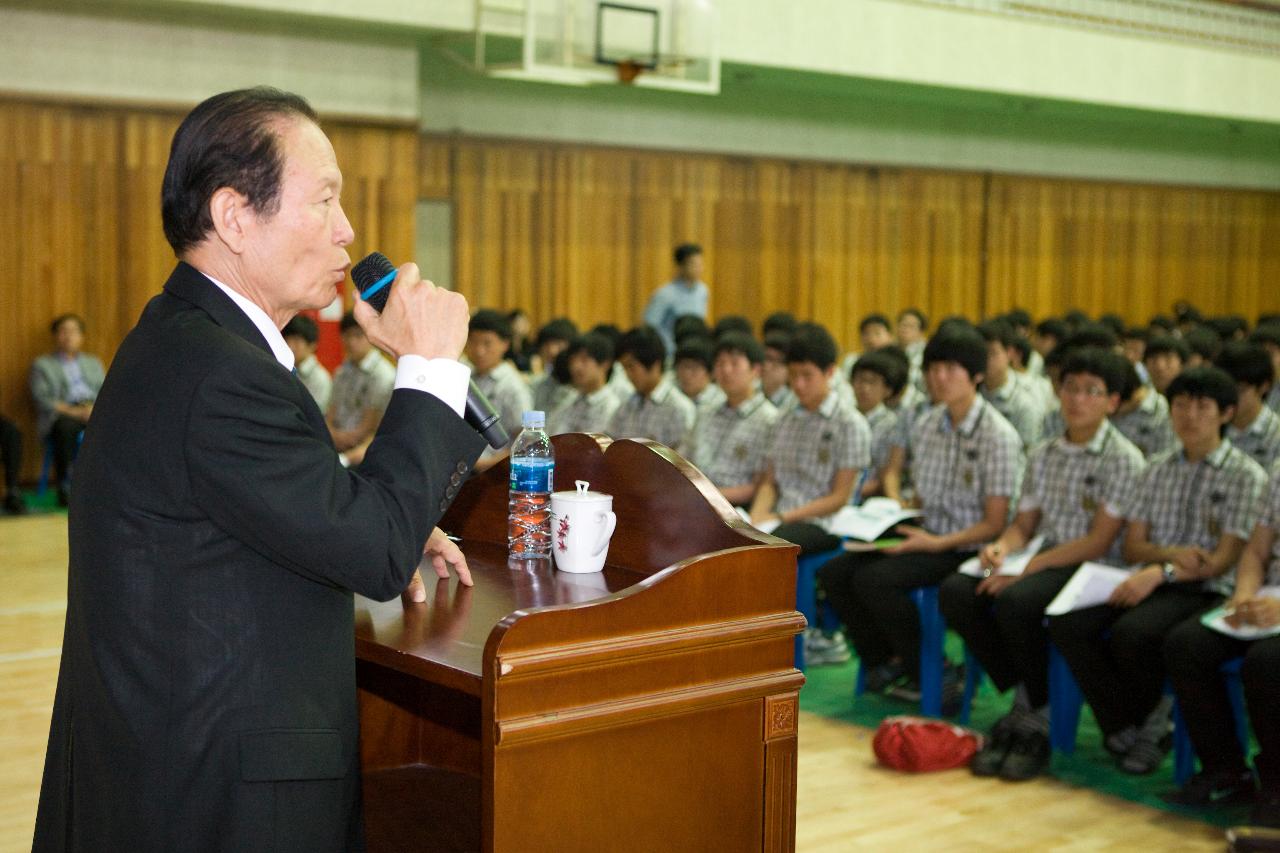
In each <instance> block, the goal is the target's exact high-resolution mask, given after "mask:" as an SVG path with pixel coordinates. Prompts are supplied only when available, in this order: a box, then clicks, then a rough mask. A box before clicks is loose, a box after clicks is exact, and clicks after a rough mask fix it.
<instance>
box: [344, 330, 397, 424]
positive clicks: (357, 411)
mask: <svg viewBox="0 0 1280 853" xmlns="http://www.w3.org/2000/svg"><path fill="white" fill-rule="evenodd" d="M395 387H396V368H395V365H393V364H392V363H391V362H389V361H387V360H386V359H385V358H383V357H382V353H380V352H378V351H377V350H376V349H371V350H369V352H368V353H367V354H366V355H365V357H364V358H362V359H360V361H359V363H356V362H353V361H351V360H350V359H348V360H346V361H344V362H343V363H342V364H341V365H339V366H338V372H337V373H335V374H334V375H333V387H332V388H331V389H330V392H329V408H330V409H331V410H332V411H333V423H334V426H336V427H337V428H338V429H355V428H356V427H357V426H359V425H360V421H361V420H363V418H364V413H365V411H366V410H368V409H375V410H377V411H378V412H379V413H381V412H384V411H386V408H387V405H388V404H389V403H390V402H391V392H392V391H394V390H395Z"/></svg>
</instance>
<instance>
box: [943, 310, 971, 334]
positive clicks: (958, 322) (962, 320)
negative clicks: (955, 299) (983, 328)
mask: <svg viewBox="0 0 1280 853" xmlns="http://www.w3.org/2000/svg"><path fill="white" fill-rule="evenodd" d="M953 327H959V328H961V329H974V330H975V331H976V327H975V326H974V325H973V323H971V322H969V318H968V317H962V316H961V315H959V314H948V315H947V316H945V317H943V318H942V322H940V323H938V331H939V332H941V331H942V330H943V329H950V328H953Z"/></svg>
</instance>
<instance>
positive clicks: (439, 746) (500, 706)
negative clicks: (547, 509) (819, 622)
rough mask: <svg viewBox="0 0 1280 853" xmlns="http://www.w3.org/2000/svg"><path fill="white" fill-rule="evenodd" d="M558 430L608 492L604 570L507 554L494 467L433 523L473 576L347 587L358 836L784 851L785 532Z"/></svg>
mask: <svg viewBox="0 0 1280 853" xmlns="http://www.w3.org/2000/svg"><path fill="white" fill-rule="evenodd" d="M554 443H555V448H556V483H557V487H558V488H560V489H565V488H571V487H572V483H573V482H574V480H587V481H588V482H590V483H591V485H592V488H593V489H597V490H600V491H604V492H608V493H610V494H612V495H613V496H614V511H615V512H616V513H617V516H618V526H617V530H616V532H615V534H614V537H613V541H612V544H611V546H610V550H609V558H608V565H607V566H606V568H605V570H604V571H603V572H602V573H599V574H592V575H570V574H565V573H562V572H557V571H555V570H554V568H553V567H552V565H551V563H550V561H545V560H543V561H530V562H526V563H520V562H515V561H512V562H510V563H509V562H508V558H507V547H506V499H507V477H508V474H509V471H508V467H507V465H506V463H505V462H503V463H500V464H499V465H497V466H495V467H494V468H492V469H490V470H489V471H487V472H485V473H484V474H482V475H480V476H477V477H475V478H474V479H473V480H471V481H470V482H469V483H468V484H467V485H466V486H465V487H464V488H463V490H462V493H461V494H460V495H459V496H458V499H457V501H456V502H455V503H454V505H453V507H452V508H451V509H450V510H449V513H448V515H447V516H446V517H445V520H444V522H443V523H442V524H441V526H442V527H443V528H444V529H445V530H448V531H449V532H451V533H453V534H455V535H458V536H461V537H462V548H463V550H464V552H465V553H466V555H467V561H468V563H469V565H470V566H471V571H472V574H473V576H474V578H475V586H474V587H472V588H467V587H463V586H461V585H459V584H458V583H457V582H456V581H440V582H438V583H437V582H436V580H435V578H434V575H431V576H430V577H429V578H428V590H429V594H428V598H429V600H428V601H427V602H426V603H424V604H405V603H403V602H401V601H399V600H397V601H393V602H388V603H377V602H373V601H369V600H367V599H357V604H356V611H357V612H356V654H357V667H358V670H357V673H358V684H359V691H360V722H361V758H362V762H363V768H364V773H365V813H366V825H367V829H368V839H369V846H370V849H371V850H375V851H392V850H394V851H408V850H430V851H445V850H482V851H486V853H489V851H500V853H508V851H511V853H536V851H548V853H550V851H555V853H573V851H582V853H599V851H604V850H608V851H616V852H617V853H622V852H623V851H637V853H653V851H667V850H670V851H676V850H678V851H699V850H707V851H712V850H714V851H727V850H732V851H749V850H760V851H787V850H792V849H794V846H795V783H796V721H797V698H798V693H799V689H800V686H801V684H803V682H804V677H803V675H802V674H801V673H800V672H798V671H797V670H796V669H795V668H794V666H793V653H794V638H795V635H796V634H797V633H798V632H799V631H801V630H802V629H803V627H804V618H803V617H802V616H801V615H800V614H799V613H797V612H796V611H795V582H796V575H795V565H796V551H797V549H796V547H795V546H793V545H790V544H788V543H786V542H783V541H782V540H780V539H775V538H773V537H771V536H767V535H765V534H762V533H760V532H759V531H756V530H755V529H753V528H751V527H749V526H748V525H746V524H744V523H743V522H742V521H740V520H739V518H738V516H737V515H736V513H734V512H733V510H732V509H731V508H730V507H729V505H728V504H727V503H726V502H725V501H724V500H723V499H722V498H721V497H720V495H719V494H718V492H716V490H715V489H714V487H712V486H711V484H710V483H709V482H707V481H706V480H705V478H703V477H702V475H701V474H700V473H699V472H698V471H697V470H696V469H695V468H693V467H692V466H690V465H689V464H688V463H687V462H685V461H684V460H683V459H681V458H680V457H678V456H676V455H674V454H672V453H671V452H670V451H669V450H667V449H666V448H665V447H662V446H661V445H657V444H652V443H649V442H643V441H633V440H622V441H616V442H612V443H610V442H609V440H608V439H606V438H603V437H596V436H586V435H567V436H557V437H556V438H555V439H554ZM424 574H427V573H426V572H424ZM433 584H434V592H433V593H432V592H431V590H432V585H433Z"/></svg>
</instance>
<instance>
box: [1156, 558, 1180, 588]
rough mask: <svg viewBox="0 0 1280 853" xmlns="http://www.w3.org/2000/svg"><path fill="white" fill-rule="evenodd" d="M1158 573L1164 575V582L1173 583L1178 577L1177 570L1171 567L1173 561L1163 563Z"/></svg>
mask: <svg viewBox="0 0 1280 853" xmlns="http://www.w3.org/2000/svg"><path fill="white" fill-rule="evenodd" d="M1160 573H1161V574H1162V575H1164V582H1165V583H1174V582H1175V581H1176V580H1177V579H1178V571H1177V569H1175V568H1174V567H1173V563H1165V564H1164V568H1162V569H1161V570H1160Z"/></svg>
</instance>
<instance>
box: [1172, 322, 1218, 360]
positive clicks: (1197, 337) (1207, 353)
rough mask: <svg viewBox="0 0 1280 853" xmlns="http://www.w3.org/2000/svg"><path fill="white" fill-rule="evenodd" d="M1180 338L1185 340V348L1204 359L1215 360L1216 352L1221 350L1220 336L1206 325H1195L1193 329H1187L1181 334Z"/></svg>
mask: <svg viewBox="0 0 1280 853" xmlns="http://www.w3.org/2000/svg"><path fill="white" fill-rule="evenodd" d="M1182 340H1183V341H1185V342H1186V344H1187V349H1189V350H1191V352H1193V353H1195V354H1196V355H1198V356H1200V357H1201V358H1203V359H1204V360H1205V361H1215V360H1216V359H1217V358H1218V353H1220V352H1222V338H1221V337H1219V335H1218V333H1217V332H1215V331H1214V330H1213V329H1211V328H1209V327H1208V326H1196V327H1195V328H1194V329H1189V330H1188V331H1187V333H1186V334H1185V335H1183V336H1182Z"/></svg>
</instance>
